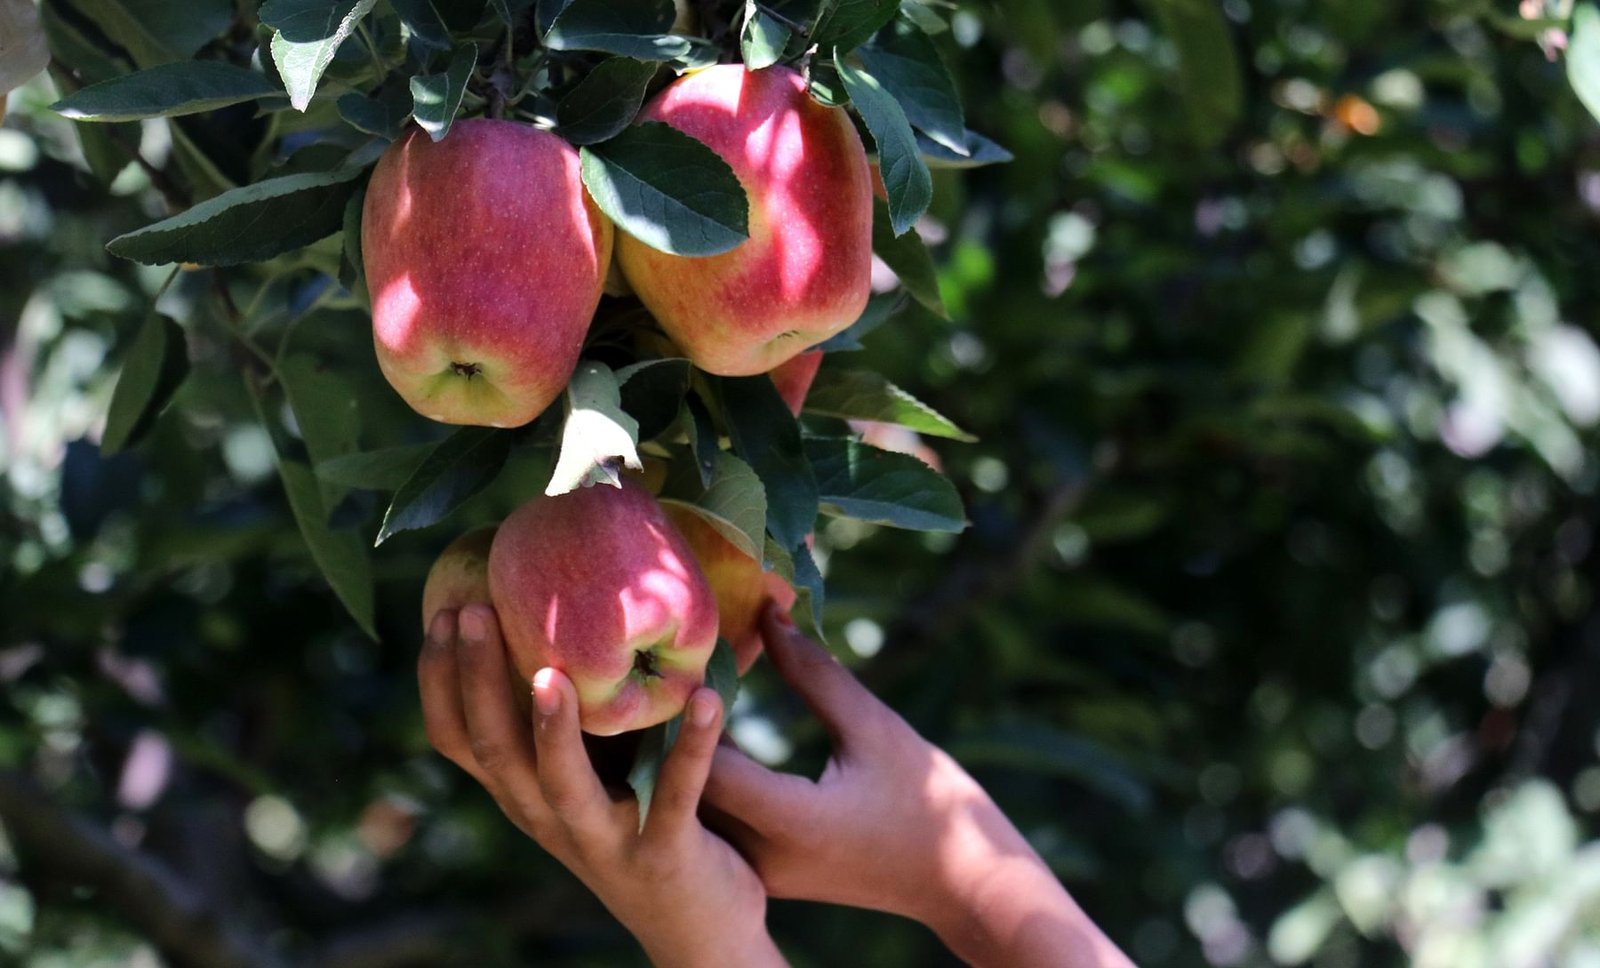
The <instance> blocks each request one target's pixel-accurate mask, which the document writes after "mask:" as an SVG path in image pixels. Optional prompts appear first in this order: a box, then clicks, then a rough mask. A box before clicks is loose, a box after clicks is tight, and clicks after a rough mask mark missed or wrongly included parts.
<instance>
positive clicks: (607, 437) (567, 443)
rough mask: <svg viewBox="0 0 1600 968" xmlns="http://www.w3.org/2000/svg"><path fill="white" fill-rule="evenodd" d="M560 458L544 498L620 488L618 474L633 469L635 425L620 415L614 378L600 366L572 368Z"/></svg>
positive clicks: (590, 364)
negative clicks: (582, 489)
mask: <svg viewBox="0 0 1600 968" xmlns="http://www.w3.org/2000/svg"><path fill="white" fill-rule="evenodd" d="M565 402H566V409H567V419H566V422H565V423H563V424H562V427H561V449H560V456H559V457H557V458H556V467H555V470H554V472H552V474H551V475H550V483H549V485H548V486H547V487H545V489H544V493H545V495H546V496H548V497H555V496H557V495H561V494H566V493H568V492H569V491H575V490H577V489H578V488H580V487H591V486H594V485H609V486H611V487H621V486H622V474H621V472H622V469H623V468H624V467H625V468H628V469H629V470H635V471H636V470H639V469H641V467H642V466H643V465H642V464H641V463H640V461H639V422H638V421H636V420H634V419H633V418H632V417H630V416H628V415H627V414H626V413H624V412H623V410H622V393H621V391H620V390H619V389H618V387H617V375H616V374H615V373H613V372H611V368H610V367H608V366H606V365H605V364H604V363H594V362H589V361H585V362H583V363H579V364H578V368H577V370H575V371H574V372H573V374H572V380H571V382H569V383H568V384H567V392H566V395H565Z"/></svg>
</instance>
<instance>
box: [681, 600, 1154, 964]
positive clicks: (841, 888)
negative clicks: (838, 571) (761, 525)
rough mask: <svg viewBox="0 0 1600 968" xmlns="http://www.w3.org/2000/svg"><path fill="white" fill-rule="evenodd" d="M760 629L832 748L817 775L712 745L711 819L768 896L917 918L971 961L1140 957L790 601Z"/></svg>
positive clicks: (705, 810) (706, 804)
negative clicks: (812, 632) (1124, 947)
mask: <svg viewBox="0 0 1600 968" xmlns="http://www.w3.org/2000/svg"><path fill="white" fill-rule="evenodd" d="M762 634H763V636H764V638H765V640H766V652H767V655H768V656H770V657H771V660H772V663H773V665H774V666H775V667H776V668H777V671H778V674H779V675H780V676H781V677H782V678H783V679H784V680H785V681H786V682H787V683H788V684H789V685H790V686H791V687H792V688H793V689H794V690H795V691H796V692H798V693H799V694H800V697H801V698H802V699H803V700H804V701H805V702H806V704H807V705H808V706H809V707H810V708H811V711H812V712H813V713H814V714H815V715H816V717H817V718H818V720H820V721H821V723H822V725H823V726H824V727H825V728H826V729H827V731H828V734H829V736H830V737H831V739H832V741H833V747H834V750H833V755H832V757H831V758H830V759H829V760H828V764H827V766H826V768H825V769H824V770H823V772H822V775H821V776H820V777H819V778H818V779H817V780H815V781H812V780H809V779H807V778H805V777H801V776H796V775H793V774H786V773H777V772H773V771H771V770H768V769H767V768H766V767H763V766H761V765H760V764H758V763H756V762H755V761H753V760H751V759H750V758H748V757H746V756H745V755H744V754H743V753H740V752H739V751H738V750H737V749H734V748H732V747H730V746H727V745H723V746H719V747H718V749H717V752H716V758H715V761H714V763H713V765H712V769H711V777H710V779H709V781H708V783H707V785H706V790H705V797H704V800H703V803H702V806H701V813H702V816H704V817H706V819H707V821H708V822H709V823H711V825H712V827H713V829H716V830H717V831H719V832H720V833H722V834H723V835H724V836H726V837H727V838H728V839H729V840H730V841H732V842H733V843H734V845H735V846H737V847H738V848H739V850H740V852H741V853H742V854H744V856H745V857H747V858H748V859H749V860H750V862H751V864H752V865H754V867H755V869H756V872H757V873H759V874H760V875H761V880H762V882H763V883H764V884H766V887H767V891H768V893H769V894H771V895H772V896H773V897H778V898H799V899H805V900H813V901H827V902H832V903H836V904H847V905H852V906H855V907H864V908H872V909H875V910H880V911H888V912H891V913H894V914H899V915H903V916H905V917H909V918H912V919H914V920H917V921H920V922H922V923H923V924H926V925H927V926H929V927H930V928H932V929H933V930H934V931H935V932H936V933H937V934H938V935H939V937H940V939H941V940H942V941H944V943H945V944H946V945H947V946H948V947H949V948H950V949H951V950H952V951H953V952H954V953H955V954H957V955H958V956H960V957H961V958H962V959H964V960H966V961H967V962H969V963H971V964H974V965H980V966H988V965H993V966H1008V968H1011V966H1034V965H1040V966H1044V965H1050V966H1056V965H1059V966H1091V965H1092V966H1127V965H1131V964H1132V962H1130V961H1129V960H1128V958H1127V956H1126V955H1124V954H1123V953H1122V952H1121V951H1120V950H1118V949H1117V947H1116V945H1115V944H1113V943H1112V942H1111V940H1110V939H1108V938H1107V937H1106V936H1105V935H1104V934H1103V933H1102V932H1101V931H1100V929H1099V928H1098V927H1096V926H1095V924H1094V923H1093V922H1092V921H1090V920H1089V918H1088V916H1087V915H1085V914H1084V913H1083V911H1082V909H1081V908H1079V907H1078V905H1077V903H1076V902H1075V901H1073V899H1072V897H1071V896H1070V895H1069V894H1068V893H1067V891H1066V889H1065V888H1063V887H1062V886H1061V884H1060V882H1059V881H1057V880H1056V878H1055V876H1054V875H1053V874H1052V873H1051V872H1050V870H1049V868H1048V867H1047V866H1046V865H1045V863H1044V861H1043V860H1042V859H1041V858H1040V857H1039V855H1038V854H1037V853H1036V852H1035V851H1034V850H1033V848H1032V847H1031V846H1030V845H1029V844H1028V842H1027V840H1026V839H1025V838H1023V836H1022V835H1021V834H1020V833H1019V832H1018V831H1017V829H1016V828H1015V827H1014V826H1013V825H1012V824H1011V822H1010V821H1009V820H1007V819H1006V817H1005V815H1004V814H1002V813H1001V812H1000V809H999V808H998V807H997V806H996V805H995V803H994V801H993V800H991V799H990V798H989V796H988V794H987V793H985V792H984V790H983V788H982V787H980V786H979V785H978V784H977V782H976V781H975V780H973V779H972V778H971V777H970V776H968V775H967V773H966V771H965V770H963V769H962V768H961V767H960V766H959V765H958V764H957V763H956V762H955V760H953V759H951V758H950V756H948V755H947V754H946V753H945V752H944V751H943V750H940V749H939V748H938V747H936V746H934V745H932V744H931V743H929V742H927V741H926V740H924V739H923V738H922V737H921V736H919V735H918V734H917V732H916V731H915V730H913V729H912V728H911V727H910V725H908V724H907V723H906V722H905V720H903V719H901V718H900V717H899V716H898V715H897V714H895V712H894V711H893V710H891V709H890V708H889V707H888V706H886V705H884V704H883V703H882V702H880V701H879V700H878V699H877V698H876V697H875V696H873V695H872V693H870V692H869V691H868V690H867V689H866V687H864V686H862V685H861V683H860V682H858V681H857V680H856V678H855V677H854V676H852V675H851V674H850V673H849V671H847V670H846V669H845V668H844V667H843V666H842V665H840V664H839V663H838V662H837V661H836V660H835V659H834V658H833V656H832V655H830V654H829V653H828V652H827V651H826V650H825V649H823V648H822V647H821V646H819V645H817V644H816V643H815V642H812V641H811V640H809V639H807V638H806V637H805V636H803V635H801V634H800V633H799V631H797V630H796V629H795V628H794V626H793V624H792V623H791V622H790V620H789V616H788V615H787V613H785V612H783V611H782V610H781V609H777V608H768V610H767V611H766V612H765V613H764V614H763V616H762Z"/></svg>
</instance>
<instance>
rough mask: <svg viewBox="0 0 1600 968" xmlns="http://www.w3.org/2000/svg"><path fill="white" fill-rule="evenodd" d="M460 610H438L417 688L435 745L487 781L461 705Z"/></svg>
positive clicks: (424, 648) (424, 647)
mask: <svg viewBox="0 0 1600 968" xmlns="http://www.w3.org/2000/svg"><path fill="white" fill-rule="evenodd" d="M455 638H456V613H455V612H453V611H450V610H448V609H445V610H441V611H439V612H437V613H435V614H434V616H433V622H432V623H431V624H430V625H429V626H428V636H427V638H426V639H425V640H424V641H423V643H422V651H421V652H420V653H418V654H417V688H418V691H420V692H421V694H422V725H423V728H424V729H425V730H426V731H427V734H428V742H429V743H431V744H432V745H433V748H434V749H436V750H438V751H439V753H440V754H441V755H443V756H445V757H447V758H448V759H450V760H451V761H452V762H454V763H455V764H456V765H457V766H459V767H461V768H462V769H464V770H466V771H467V772H468V773H470V774H472V776H473V777H474V778H475V779H477V780H478V782H480V783H481V782H483V780H484V775H483V771H482V770H481V769H479V768H478V763H477V761H476V760H474V759H473V758H472V750H471V741H470V740H469V739H468V737H467V720H466V714H465V713H464V712H463V711H462V707H461V685H460V677H459V676H458V675H457V674H456V656H455V649H454V643H455Z"/></svg>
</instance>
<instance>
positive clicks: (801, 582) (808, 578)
mask: <svg viewBox="0 0 1600 968" xmlns="http://www.w3.org/2000/svg"><path fill="white" fill-rule="evenodd" d="M789 561H790V563H791V568H792V569H793V571H794V581H793V584H794V590H795V593H796V595H798V596H799V599H800V601H801V602H803V603H805V606H806V609H805V613H806V614H807V615H808V616H809V617H810V618H811V631H812V632H814V633H816V636H817V638H818V639H820V640H822V641H823V642H826V641H828V637H827V635H826V634H825V633H824V632H823V630H822V609H823V606H824V605H825V604H826V598H827V589H826V588H825V587H824V586H823V583H822V571H821V570H820V569H819V568H817V560H816V559H815V558H813V557H812V556H811V548H810V546H808V545H807V544H806V543H805V542H803V541H802V542H800V543H799V544H797V545H795V546H794V548H792V549H791V550H790V551H789Z"/></svg>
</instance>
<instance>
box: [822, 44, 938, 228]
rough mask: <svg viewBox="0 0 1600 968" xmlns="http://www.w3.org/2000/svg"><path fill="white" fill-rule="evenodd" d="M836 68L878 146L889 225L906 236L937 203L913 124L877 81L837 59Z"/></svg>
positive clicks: (931, 180) (835, 61) (879, 165)
mask: <svg viewBox="0 0 1600 968" xmlns="http://www.w3.org/2000/svg"><path fill="white" fill-rule="evenodd" d="M834 67H835V69H836V70H837V71H838V72H839V78H840V80H841V81H842V82H843V84H844V89H845V91H846V92H847V93H849V95H850V101H851V103H852V104H854V105H855V106H856V111H857V112H858V113H859V114H860V115H861V120H862V121H863V122H865V123H866V126H867V131H868V132H869V133H871V135H872V140H873V143H874V144H876V145H877V148H878V170H879V172H880V173H881V174H882V175H883V185H884V188H885V189H886V190H887V192H888V195H889V221H890V224H892V225H893V226H894V234H895V235H904V234H905V233H906V232H907V231H908V230H909V229H910V228H911V226H913V225H915V224H916V221H917V219H919V218H921V217H922V213H923V212H926V211H927V210H928V205H929V204H930V203H931V202H932V201H933V178H932V176H931V175H929V174H928V166H927V164H925V163H924V162H923V160H922V154H921V152H919V151H918V150H917V139H916V137H915V136H914V135H913V134H912V133H911V123H910V122H909V121H907V120H906V116H905V112H904V111H901V110H900V104H899V102H897V101H896V100H895V99H894V98H893V97H892V96H890V94H889V93H888V92H887V91H885V90H884V89H883V85H882V84H880V83H878V80H877V78H875V77H873V76H872V75H871V74H868V73H866V72H864V71H859V70H856V69H855V68H853V67H851V66H850V65H848V64H846V63H844V61H842V60H840V59H838V58H837V56H836V57H835V60H834Z"/></svg>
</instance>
